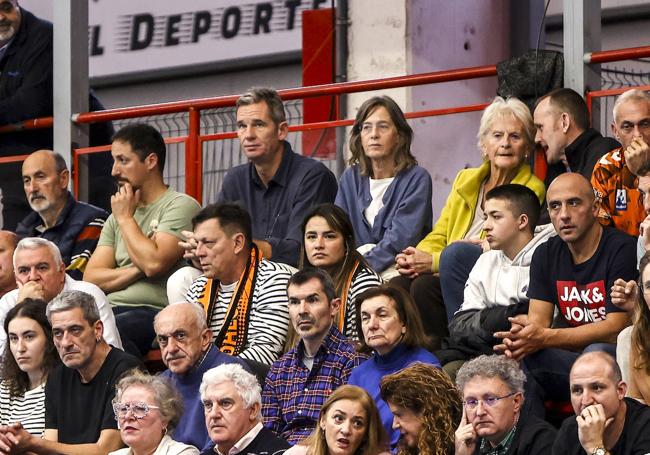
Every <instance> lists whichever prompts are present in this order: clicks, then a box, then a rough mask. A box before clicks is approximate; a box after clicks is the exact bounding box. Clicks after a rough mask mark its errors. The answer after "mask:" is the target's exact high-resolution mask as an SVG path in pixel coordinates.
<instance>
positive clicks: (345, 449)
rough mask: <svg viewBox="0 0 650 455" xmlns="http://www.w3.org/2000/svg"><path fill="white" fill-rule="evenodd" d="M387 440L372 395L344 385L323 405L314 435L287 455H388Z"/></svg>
mask: <svg viewBox="0 0 650 455" xmlns="http://www.w3.org/2000/svg"><path fill="white" fill-rule="evenodd" d="M385 439H386V438H385V433H384V429H383V427H382V425H381V420H380V419H379V412H377V407H376V406H375V402H374V401H373V400H372V398H371V397H370V395H368V392H366V391H365V390H363V389H362V388H360V387H357V386H353V385H343V386H341V387H339V388H338V389H336V390H335V391H334V392H333V393H332V394H331V395H330V396H329V398H328V399H327V400H326V401H325V403H324V404H323V407H322V408H321V411H320V418H319V423H318V425H317V426H316V429H315V430H314V431H313V432H312V434H311V435H310V436H309V437H308V438H307V439H305V440H304V441H302V442H301V443H299V444H298V445H295V446H293V447H292V448H290V449H289V450H287V451H286V452H285V455H378V454H380V453H384V452H386V449H387V446H386V440H385Z"/></svg>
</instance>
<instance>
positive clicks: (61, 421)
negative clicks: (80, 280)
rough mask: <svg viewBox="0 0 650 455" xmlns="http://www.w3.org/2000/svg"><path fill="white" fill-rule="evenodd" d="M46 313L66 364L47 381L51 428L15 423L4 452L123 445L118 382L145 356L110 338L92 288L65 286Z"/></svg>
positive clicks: (92, 450) (45, 454) (95, 450)
mask: <svg viewBox="0 0 650 455" xmlns="http://www.w3.org/2000/svg"><path fill="white" fill-rule="evenodd" d="M46 314H47V318H48V320H49V321H50V324H51V325H52V335H53V338H54V346H55V347H56V349H57V351H58V352H59V356H60V357H61V361H62V362H63V365H61V366H59V367H58V368H57V369H55V370H54V371H53V372H52V373H50V375H49V376H48V378H47V383H46V385H45V431H44V433H43V437H42V438H41V437H38V436H35V435H31V434H29V433H27V431H26V430H25V429H24V428H23V427H22V425H21V424H20V423H17V424H13V425H12V426H11V427H10V430H9V431H10V433H8V434H6V438H3V439H2V443H3V444H5V445H6V444H7V443H8V442H9V444H10V447H9V448H6V449H5V448H3V452H9V450H11V451H12V453H22V452H24V451H26V452H33V453H37V454H42V455H49V454H53V453H61V454H84V455H85V454H89V455H92V454H106V453H108V452H111V451H114V450H117V449H119V448H120V447H122V446H123V444H122V440H121V438H120V432H119V430H118V429H117V422H116V421H115V414H114V412H113V408H112V399H113V397H114V396H115V383H116V382H117V381H118V379H119V378H120V376H121V375H122V373H124V372H125V371H128V370H130V369H132V368H136V367H141V363H140V361H139V360H138V359H137V358H135V357H133V356H131V355H130V354H127V353H125V352H123V351H121V350H120V349H117V348H114V347H112V346H110V345H109V344H107V343H106V341H104V337H103V331H104V325H103V324H102V321H101V320H100V318H99V311H98V309H97V305H96V304H95V299H94V297H93V296H91V295H90V294H86V293H85V292H82V291H64V292H62V293H61V294H59V295H58V296H56V297H55V298H54V299H52V301H51V302H50V303H49V304H48V305H47V310H46ZM0 448H2V444H0Z"/></svg>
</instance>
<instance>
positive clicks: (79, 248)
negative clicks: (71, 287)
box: [16, 150, 108, 280]
mask: <svg viewBox="0 0 650 455" xmlns="http://www.w3.org/2000/svg"><path fill="white" fill-rule="evenodd" d="M69 183H70V171H69V170H68V167H67V165H66V163H65V160H64V159H63V157H62V156H61V155H60V154H58V153H56V152H53V151H51V150H38V151H36V152H34V153H32V154H31V155H29V157H27V159H25V161H24V162H23V187H24V188H25V196H27V201H28V202H29V205H30V207H31V208H32V210H33V212H32V213H30V214H29V215H27V217H25V218H24V219H23V220H22V221H21V222H20V223H19V224H18V228H17V229H16V233H17V234H18V236H19V237H20V238H24V237H42V238H45V239H48V240H50V241H51V242H54V243H55V244H56V245H57V246H58V247H59V251H60V252H61V256H62V257H63V262H64V263H65V265H66V271H67V273H68V274H69V275H70V276H71V277H72V278H74V279H76V280H80V279H81V278H82V276H83V271H84V269H85V268H86V264H87V263H88V259H90V255H91V254H93V251H95V247H96V246H97V241H98V240H99V234H100V233H101V231H102V226H104V221H106V218H107V217H108V213H106V211H104V210H102V209H100V208H99V207H95V206H94V205H90V204H86V203H85V202H81V201H77V200H76V199H75V198H74V196H72V194H71V193H70V191H68V184H69Z"/></svg>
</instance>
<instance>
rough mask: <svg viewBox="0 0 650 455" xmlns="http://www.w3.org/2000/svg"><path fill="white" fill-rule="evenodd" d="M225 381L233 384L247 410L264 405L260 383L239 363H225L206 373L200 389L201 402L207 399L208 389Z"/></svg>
mask: <svg viewBox="0 0 650 455" xmlns="http://www.w3.org/2000/svg"><path fill="white" fill-rule="evenodd" d="M225 381H230V382H232V383H233V385H234V386H235V389H236V390H237V393H238V394H239V396H240V397H241V399H242V401H243V402H244V406H246V408H250V407H252V406H254V405H255V404H259V405H261V404H262V388H261V387H260V384H259V382H257V379H256V378H255V376H253V375H252V374H250V373H249V372H248V371H246V370H244V367H242V366H241V365H239V364H238V363H223V364H221V365H219V366H218V367H215V368H212V369H210V370H208V371H206V372H205V373H204V374H203V380H202V381H201V387H199V393H200V394H201V400H204V399H205V398H206V397H205V394H206V392H207V389H208V387H212V386H214V385H217V384H221V383H222V382H225Z"/></svg>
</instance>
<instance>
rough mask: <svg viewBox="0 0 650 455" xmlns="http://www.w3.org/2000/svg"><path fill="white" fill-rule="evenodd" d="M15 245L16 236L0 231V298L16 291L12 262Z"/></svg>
mask: <svg viewBox="0 0 650 455" xmlns="http://www.w3.org/2000/svg"><path fill="white" fill-rule="evenodd" d="M16 243H17V238H16V234H14V233H13V232H10V231H0V297H2V296H3V295H5V294H6V293H7V292H9V291H13V290H14V289H16V275H14V265H13V262H12V259H13V257H14V250H15V249H16Z"/></svg>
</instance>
